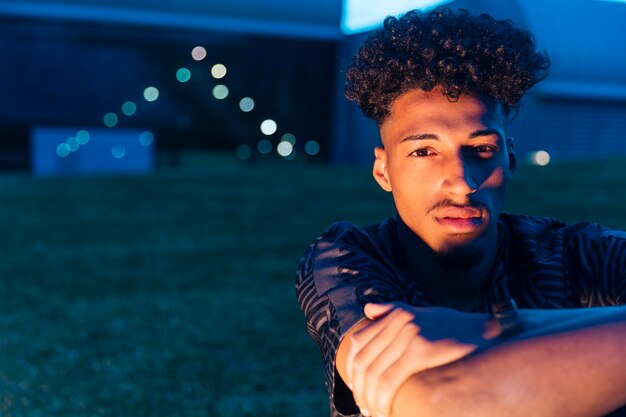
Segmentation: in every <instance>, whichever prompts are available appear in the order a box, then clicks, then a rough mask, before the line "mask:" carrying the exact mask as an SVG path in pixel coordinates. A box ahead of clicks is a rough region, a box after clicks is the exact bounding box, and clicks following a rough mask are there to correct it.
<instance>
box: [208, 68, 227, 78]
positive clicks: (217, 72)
mask: <svg viewBox="0 0 626 417" xmlns="http://www.w3.org/2000/svg"><path fill="white" fill-rule="evenodd" d="M211 75H212V76H213V78H215V79H218V80H219V79H220V78H224V77H225V76H226V67H225V66H224V65H223V64H215V65H213V68H211Z"/></svg>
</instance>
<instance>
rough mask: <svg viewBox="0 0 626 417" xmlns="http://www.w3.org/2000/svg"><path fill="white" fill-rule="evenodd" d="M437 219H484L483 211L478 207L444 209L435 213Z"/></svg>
mask: <svg viewBox="0 0 626 417" xmlns="http://www.w3.org/2000/svg"><path fill="white" fill-rule="evenodd" d="M435 217H436V218H438V219H445V218H448V219H473V218H482V217H483V210H481V209H478V208H476V207H471V206H465V207H454V206H452V207H444V208H441V209H439V210H437V211H436V212H435Z"/></svg>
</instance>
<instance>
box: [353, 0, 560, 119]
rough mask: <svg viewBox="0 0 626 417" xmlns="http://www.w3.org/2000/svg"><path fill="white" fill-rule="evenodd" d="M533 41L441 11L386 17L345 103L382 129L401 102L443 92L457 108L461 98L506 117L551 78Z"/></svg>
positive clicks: (360, 57) (504, 26)
mask: <svg viewBox="0 0 626 417" xmlns="http://www.w3.org/2000/svg"><path fill="white" fill-rule="evenodd" d="M535 49H536V46H535V40H534V37H533V35H532V34H531V33H530V32H528V31H526V30H524V29H520V28H517V27H515V26H514V25H513V23H512V22H511V21H510V20H496V19H494V18H493V17H491V16H489V15H488V14H481V15H480V16H473V15H471V14H470V13H468V12H467V11H466V10H462V9H461V10H459V11H458V12H453V11H452V10H450V9H449V8H447V7H438V8H436V9H434V10H433V11H431V12H428V13H422V12H420V11H417V10H414V11H410V12H407V13H406V14H404V15H403V16H401V17H399V18H396V17H387V18H386V19H385V22H384V25H383V28H382V29H380V30H378V31H377V32H375V33H374V34H373V35H371V36H370V37H369V38H368V39H367V40H366V41H365V43H364V44H363V46H362V47H361V49H360V50H359V52H358V53H357V54H356V55H355V57H354V59H353V62H352V65H351V66H350V67H349V68H348V70H347V74H346V75H347V82H346V90H345V95H346V97H347V98H348V99H349V100H353V101H356V102H357V104H358V105H359V107H360V108H361V110H362V111H363V113H364V114H365V116H367V117H369V118H372V119H374V120H376V122H378V124H379V125H380V124H381V123H382V122H384V120H385V119H386V118H387V117H388V116H389V112H390V107H391V104H392V102H393V101H394V100H395V99H396V98H398V96H400V95H401V94H403V93H405V92H407V91H409V90H413V89H417V88H419V89H422V90H424V91H431V90H432V89H433V88H435V87H439V88H441V90H442V92H443V94H444V95H445V96H447V97H448V99H449V100H451V101H456V100H458V99H459V97H460V96H461V95H462V94H466V95H481V96H485V97H488V98H491V99H492V100H494V101H496V102H499V103H500V104H501V105H502V107H503V109H504V111H505V114H507V115H508V114H509V113H510V112H511V110H512V109H517V107H518V106H519V102H520V100H521V98H522V96H523V95H524V93H525V92H526V91H527V90H528V89H529V88H531V87H532V86H533V85H535V84H536V83H537V82H539V81H540V80H542V79H543V78H545V77H546V76H547V75H548V68H549V67H550V59H549V57H548V55H547V53H546V52H545V51H543V52H538V51H536V50H535Z"/></svg>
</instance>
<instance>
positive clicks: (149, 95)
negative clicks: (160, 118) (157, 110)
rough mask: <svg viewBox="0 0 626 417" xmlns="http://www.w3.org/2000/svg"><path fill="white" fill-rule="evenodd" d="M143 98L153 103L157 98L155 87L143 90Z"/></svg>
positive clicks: (157, 92)
mask: <svg viewBox="0 0 626 417" xmlns="http://www.w3.org/2000/svg"><path fill="white" fill-rule="evenodd" d="M143 98H144V99H145V100H146V101H155V100H156V99H158V98H159V89H158V88H156V87H147V88H146V89H145V90H143Z"/></svg>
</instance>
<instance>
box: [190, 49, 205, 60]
mask: <svg viewBox="0 0 626 417" xmlns="http://www.w3.org/2000/svg"><path fill="white" fill-rule="evenodd" d="M191 57H192V58H193V59H194V60H195V61H202V60H203V59H204V58H206V49H204V47H202V46H196V47H195V48H193V49H192V50H191Z"/></svg>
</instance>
